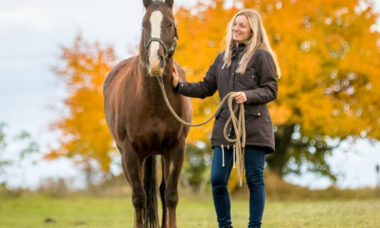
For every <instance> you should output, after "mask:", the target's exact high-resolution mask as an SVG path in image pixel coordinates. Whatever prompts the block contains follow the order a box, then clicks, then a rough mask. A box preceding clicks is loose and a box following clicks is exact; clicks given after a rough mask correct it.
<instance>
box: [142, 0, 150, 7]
mask: <svg viewBox="0 0 380 228" xmlns="http://www.w3.org/2000/svg"><path fill="white" fill-rule="evenodd" d="M143 3H144V6H145V8H148V6H149V5H150V3H152V0H143Z"/></svg>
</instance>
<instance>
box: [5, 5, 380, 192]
mask: <svg viewBox="0 0 380 228" xmlns="http://www.w3.org/2000/svg"><path fill="white" fill-rule="evenodd" d="M132 2H133V3H132ZM194 2H195V0H190V1H189V0H176V1H175V5H176V6H183V5H185V6H191V5H192V4H194ZM375 3H376V8H377V11H378V12H380V0H376V1H375ZM143 15H144V7H143V4H142V1H131V0H108V1H100V0H91V1H90V0H76V1H74V0H66V1H58V0H33V1H30V0H29V1H27V0H1V1H0V122H5V123H7V127H6V129H5V132H6V135H7V141H8V142H9V145H8V147H7V150H6V153H5V154H3V155H2V156H3V158H14V157H15V156H16V151H18V150H19V149H20V148H21V147H22V145H20V143H17V142H16V141H14V140H13V137H14V136H15V135H16V134H18V133H19V132H21V131H22V130H26V131H28V132H30V133H31V134H32V136H33V138H34V139H35V140H36V141H37V142H38V144H39V145H40V146H41V151H42V154H43V153H47V152H48V150H49V147H48V146H49V145H54V141H55V140H56V139H57V137H59V134H57V133H54V132H51V131H49V124H50V123H52V122H53V121H54V120H56V119H57V117H58V116H59V114H60V113H59V110H61V108H62V103H61V100H62V98H63V97H64V96H65V91H64V88H63V86H62V85H60V82H59V81H58V80H57V78H56V76H55V75H54V73H53V72H52V70H51V68H52V67H53V66H55V65H56V64H57V62H58V56H59V54H60V47H61V46H70V45H71V44H72V43H73V41H74V38H75V36H76V35H78V34H82V36H83V38H84V39H85V40H86V41H90V42H92V41H99V42H100V43H101V44H104V45H107V44H110V45H112V46H114V47H115V50H116V53H117V55H118V57H119V58H120V59H124V58H127V57H129V56H130V54H129V53H130V51H129V50H131V49H133V47H135V46H136V45H137V44H138V41H139V39H140V24H141V18H142V16H143ZM378 30H380V24H379V25H378ZM179 42H180V41H179ZM210 64H211V63H210ZM345 151H348V152H345ZM0 158H1V156H0ZM33 159H34V160H37V161H38V163H37V165H32V164H30V162H28V161H25V162H23V163H22V164H20V165H18V166H12V168H10V169H8V170H6V171H7V172H6V176H7V181H8V183H9V185H10V186H12V187H36V186H37V185H38V184H39V183H41V180H43V179H46V178H49V177H54V178H58V177H65V178H71V179H75V183H74V185H76V186H78V187H80V186H82V184H83V176H82V175H81V174H80V172H79V168H78V167H75V166H73V165H72V164H71V162H70V161H68V160H67V159H58V160H56V161H53V162H51V161H49V162H47V161H43V160H41V154H37V155H34V157H33ZM329 162H330V164H331V166H332V169H333V171H334V172H336V173H338V174H339V179H338V183H337V184H338V186H340V187H343V188H346V187H349V188H357V187H363V186H374V185H375V184H376V183H377V178H376V175H375V165H376V164H380V143H375V144H370V143H369V142H367V141H365V140H359V141H356V142H351V143H350V144H348V143H345V144H343V145H342V146H341V147H340V148H338V149H337V150H335V151H334V153H333V156H332V157H331V158H329ZM112 170H113V171H114V172H115V173H116V172H119V171H120V168H119V167H118V166H117V165H113V167H112ZM0 178H1V177H0ZM0 180H1V179H0ZM286 180H288V181H291V182H293V183H297V184H300V185H304V186H309V187H311V188H322V187H326V186H328V185H329V184H330V182H329V181H328V180H327V179H324V178H319V177H318V176H315V175H311V174H308V175H305V176H302V177H296V176H288V177H286Z"/></svg>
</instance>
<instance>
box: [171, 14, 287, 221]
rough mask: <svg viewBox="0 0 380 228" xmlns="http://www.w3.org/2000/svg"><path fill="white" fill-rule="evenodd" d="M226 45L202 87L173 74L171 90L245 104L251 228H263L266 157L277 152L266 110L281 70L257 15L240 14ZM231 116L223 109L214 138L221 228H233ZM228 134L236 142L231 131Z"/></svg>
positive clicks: (216, 198) (213, 174)
mask: <svg viewBox="0 0 380 228" xmlns="http://www.w3.org/2000/svg"><path fill="white" fill-rule="evenodd" d="M226 43H227V45H226V46H227V48H226V50H225V51H223V52H222V53H220V54H219V55H218V56H217V58H216V59H215V61H214V63H213V64H212V65H211V67H210V69H209V70H208V72H207V74H206V76H205V77H204V79H203V81H201V82H197V83H188V82H179V81H178V74H177V72H176V71H175V72H174V75H173V87H174V90H175V91H176V92H178V93H180V94H182V95H185V96H190V97H199V98H205V97H208V96H212V95H213V94H214V93H215V92H216V91H218V92H219V97H220V99H222V98H223V97H224V96H225V95H226V94H227V93H229V92H231V91H234V92H235V93H234V94H233V97H234V101H235V103H237V104H240V103H244V108H245V120H246V122H245V123H246V137H247V138H246V149H245V154H244V164H245V170H246V181H247V184H248V187H249V190H250V200H249V214H250V216H249V225H248V227H255V228H256V227H261V220H262V216H263V211H264V204H265V186H264V176H263V171H264V162H265V154H268V153H273V152H274V150H275V147H274V133H273V130H272V121H271V117H270V115H269V112H268V108H267V106H266V104H267V103H268V102H270V101H272V100H274V99H276V97H277V78H279V77H280V69H279V66H278V63H277V58H276V55H275V53H274V52H273V51H272V49H271V46H270V44H269V40H268V37H267V35H266V32H265V29H264V27H263V24H262V21H261V18H260V16H259V14H258V13H257V12H256V11H255V10H242V11H240V12H238V13H237V14H236V15H235V16H234V17H233V18H232V20H231V22H230V23H229V25H228V29H227V36H226ZM229 115H230V114H229V110H228V108H227V106H226V105H224V106H223V107H222V109H221V110H220V111H219V113H217V115H216V120H215V122H214V128H213V132H212V137H211V144H212V147H213V149H214V155H213V159H212V167H211V183H212V193H213V199H214V205H215V210H216V214H217V220H218V224H219V227H232V222H231V215H230V208H231V206H230V197H229V193H228V189H227V182H228V179H229V177H230V173H231V169H232V167H233V158H234V154H233V153H234V149H233V145H232V144H230V143H228V142H227V141H226V139H225V138H224V135H223V128H224V125H225V123H226V121H227V119H228V117H229ZM227 129H228V130H227V132H228V135H229V136H230V137H232V138H233V137H234V132H233V129H232V125H231V126H229V127H228V128H227Z"/></svg>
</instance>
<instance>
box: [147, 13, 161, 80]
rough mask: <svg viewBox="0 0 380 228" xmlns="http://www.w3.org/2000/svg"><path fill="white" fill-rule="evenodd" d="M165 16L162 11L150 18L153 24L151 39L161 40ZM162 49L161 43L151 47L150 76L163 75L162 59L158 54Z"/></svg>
mask: <svg viewBox="0 0 380 228" xmlns="http://www.w3.org/2000/svg"><path fill="white" fill-rule="evenodd" d="M162 18H163V15H162V13H161V12H160V11H158V10H157V11H154V12H153V13H152V14H151V16H150V24H151V31H152V34H151V37H152V38H158V39H161V22H162ZM159 49H160V43H159V42H157V41H154V42H152V43H151V44H150V46H149V69H148V70H149V74H150V75H162V73H163V71H164V69H163V66H162V65H161V61H162V60H161V59H160V56H159V54H158V50H159Z"/></svg>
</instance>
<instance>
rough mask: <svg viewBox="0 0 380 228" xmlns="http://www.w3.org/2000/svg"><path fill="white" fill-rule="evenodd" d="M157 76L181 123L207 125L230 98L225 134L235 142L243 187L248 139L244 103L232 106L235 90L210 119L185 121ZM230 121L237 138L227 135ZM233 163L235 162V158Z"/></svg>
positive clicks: (239, 175) (170, 108) (196, 125)
mask: <svg viewBox="0 0 380 228" xmlns="http://www.w3.org/2000/svg"><path fill="white" fill-rule="evenodd" d="M156 78H157V80H158V83H159V85H160V88H161V92H162V95H163V97H164V100H165V103H166V105H167V106H168V108H169V110H170V112H171V113H172V114H173V116H174V117H175V118H176V119H177V120H178V121H179V122H180V123H182V124H184V125H187V126H191V127H199V126H202V125H205V124H206V123H208V122H210V120H212V119H213V118H214V117H215V115H216V113H217V112H218V111H219V110H220V109H221V108H222V105H223V103H224V102H226V100H228V103H227V106H228V109H229V111H230V114H231V115H230V117H229V118H228V120H227V122H226V124H225V125H224V129H223V135H224V138H225V139H226V140H227V141H228V142H232V143H235V145H234V152H236V163H237V165H236V166H237V169H238V170H237V173H238V177H239V183H240V187H241V186H242V184H243V182H242V174H243V172H244V169H245V167H244V152H245V139H246V133H245V118H244V105H243V104H242V103H241V104H238V105H236V106H235V109H233V108H232V106H233V105H232V104H233V97H232V96H231V95H232V94H233V93H234V92H229V93H228V94H227V95H226V96H225V97H224V98H223V99H222V101H221V102H220V104H219V106H218V108H217V109H216V111H215V112H214V114H212V115H211V117H210V118H209V119H207V120H205V121H203V122H201V123H188V122H186V121H184V120H183V119H181V117H179V116H178V115H177V113H176V112H175V111H174V109H173V107H172V106H171V105H170V102H169V99H168V96H167V94H166V91H165V85H164V82H163V79H162V77H160V76H156ZM238 110H239V117H236V112H237V111H238ZM230 122H232V125H233V127H234V131H235V135H236V138H234V139H232V138H230V137H229V136H228V135H227V127H228V124H229V123H230ZM222 148H223V147H222ZM222 150H223V152H224V149H222ZM234 154H235V153H234ZM223 155H224V154H223ZM234 157H235V156H234ZM223 158H224V156H223ZM233 163H234V164H235V158H234V160H233Z"/></svg>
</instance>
